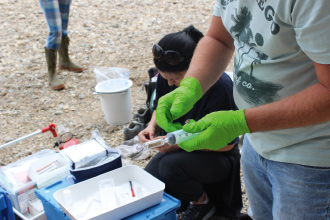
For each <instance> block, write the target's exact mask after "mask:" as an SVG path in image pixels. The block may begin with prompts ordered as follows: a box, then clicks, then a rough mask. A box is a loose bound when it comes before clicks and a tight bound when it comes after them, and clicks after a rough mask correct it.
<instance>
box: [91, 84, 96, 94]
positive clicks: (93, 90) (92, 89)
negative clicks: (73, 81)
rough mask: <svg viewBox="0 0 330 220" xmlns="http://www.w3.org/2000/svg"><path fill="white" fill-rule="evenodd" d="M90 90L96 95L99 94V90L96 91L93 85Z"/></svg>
mask: <svg viewBox="0 0 330 220" xmlns="http://www.w3.org/2000/svg"><path fill="white" fill-rule="evenodd" d="M90 90H91V91H92V92H93V94H94V95H97V92H96V91H95V89H94V87H93V86H92V87H91V88H90Z"/></svg>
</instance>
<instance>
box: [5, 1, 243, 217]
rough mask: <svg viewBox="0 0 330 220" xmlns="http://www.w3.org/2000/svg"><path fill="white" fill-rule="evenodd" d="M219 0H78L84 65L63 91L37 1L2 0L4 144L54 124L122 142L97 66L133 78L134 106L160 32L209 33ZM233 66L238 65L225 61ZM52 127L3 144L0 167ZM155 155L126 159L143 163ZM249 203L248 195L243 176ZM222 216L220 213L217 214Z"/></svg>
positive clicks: (65, 75) (74, 28)
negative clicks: (105, 105) (51, 75)
mask: <svg viewBox="0 0 330 220" xmlns="http://www.w3.org/2000/svg"><path fill="white" fill-rule="evenodd" d="M213 5H214V0H204V1H200V0H191V1H183V0H176V1H175V0H167V1H153V0H96V1H88V0H79V1H73V3H72V5H71V13H70V23H69V37H70V38H71V42H70V43H71V44H70V50H69V53H70V56H71V58H72V59H73V60H74V61H75V62H77V63H79V64H81V65H82V66H83V67H84V68H85V71H84V72H82V73H71V72H67V71H59V75H60V78H61V79H63V80H64V81H65V83H66V88H65V89H64V90H62V91H52V90H51V89H50V87H49V85H48V78H47V74H46V68H47V67H46V61H45V55H44V45H45V42H46V37H47V33H48V27H47V24H46V20H45V18H44V14H43V12H42V10H41V7H40V5H39V1H37V0H25V1H19V0H1V1H0V20H1V21H2V22H1V23H2V24H1V26H0V82H1V86H0V145H2V144H3V143H6V142H9V141H12V140H15V139H17V138H19V137H22V136H24V135H27V134H30V133H32V132H35V131H37V130H39V129H41V128H43V127H46V126H47V125H48V124H50V123H54V124H55V125H56V126H57V127H58V128H61V129H58V132H59V134H61V132H63V131H64V130H69V131H70V132H72V133H73V134H75V135H77V139H78V140H79V142H84V141H86V140H89V139H90V138H91V131H93V130H95V129H97V130H98V131H99V133H100V135H101V136H102V138H104V140H105V141H106V142H107V143H108V144H110V145H111V146H112V147H116V146H118V145H120V144H121V143H122V142H123V128H124V125H122V126H112V125H108V124H107V123H106V121H105V118H104V114H103V111H102V109H101V103H100V99H99V97H98V96H97V95H94V94H93V93H92V92H91V88H93V87H95V85H96V80H95V74H94V73H93V69H94V68H95V67H101V66H104V67H122V68H127V69H129V70H130V79H131V80H132V81H133V87H132V89H131V91H132V108H133V109H132V113H133V112H135V111H136V110H137V109H138V108H140V107H141V106H143V104H144V103H145V99H146V94H145V91H143V90H142V85H143V83H144V82H145V81H146V80H147V79H148V74H147V70H148V69H149V68H150V67H152V66H153V63H152V57H151V48H152V45H153V44H154V43H155V42H157V41H158V40H159V39H160V38H161V37H163V35H165V34H167V33H170V32H175V31H180V30H182V29H183V28H185V27H187V26H188V25H190V24H192V25H194V26H195V27H196V28H198V29H200V30H201V31H202V32H203V33H206V31H207V29H208V26H209V24H210V20H211V17H212V10H213ZM227 70H228V71H232V70H233V64H232V63H231V65H230V66H229V67H228V69H227ZM54 143H55V141H54V139H53V138H52V135H51V133H49V132H47V133H44V134H39V135H37V136H34V137H32V138H29V139H26V140H24V141H21V142H19V143H17V144H15V145H11V146H9V147H6V148H3V149H0V157H1V159H0V166H4V165H7V164H9V163H11V162H14V161H16V160H18V159H21V158H24V157H26V156H28V155H30V154H33V153H35V152H37V151H40V150H41V149H45V148H49V149H53V150H57V149H55V148H53V145H54ZM149 159H150V158H148V159H146V160H143V161H129V162H130V163H133V164H136V165H138V166H140V167H142V168H143V167H144V166H145V165H146V163H147V162H148V160H149ZM242 187H243V193H244V194H243V197H244V209H243V212H246V211H247V206H248V201H247V199H246V195H245V189H244V183H243V186H242ZM212 219H219V218H212Z"/></svg>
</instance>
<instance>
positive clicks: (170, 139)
mask: <svg viewBox="0 0 330 220" xmlns="http://www.w3.org/2000/svg"><path fill="white" fill-rule="evenodd" d="M199 134H200V132H198V133H187V132H185V131H184V130H182V129H181V130H178V131H173V132H170V133H168V134H167V135H166V138H160V139H156V140H152V141H148V142H146V143H144V147H148V148H155V147H159V146H162V145H164V144H165V143H168V144H169V145H175V144H180V143H182V142H184V141H188V140H190V139H192V138H194V137H196V136H197V135H199Z"/></svg>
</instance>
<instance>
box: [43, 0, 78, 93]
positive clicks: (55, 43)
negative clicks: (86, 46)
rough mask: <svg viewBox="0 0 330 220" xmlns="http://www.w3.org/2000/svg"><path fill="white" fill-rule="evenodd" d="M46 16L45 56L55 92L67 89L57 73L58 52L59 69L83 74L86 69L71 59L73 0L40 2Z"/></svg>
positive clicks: (51, 85)
mask: <svg viewBox="0 0 330 220" xmlns="http://www.w3.org/2000/svg"><path fill="white" fill-rule="evenodd" d="M39 1H40V5H41V8H42V10H43V12H44V14H45V17H46V20H47V24H48V27H49V33H48V37H47V42H46V45H45V54H46V61H47V67H48V77H49V84H50V87H51V88H52V89H53V90H61V89H63V88H64V87H65V84H64V83H63V81H62V80H60V79H59V78H58V75H57V72H56V63H57V52H58V54H59V68H60V69H66V70H69V71H73V72H77V73H78V72H82V71H83V70H84V69H83V68H82V67H80V66H79V65H77V64H74V63H73V62H72V61H71V59H70V58H69V51H68V47H69V42H70V39H69V37H68V24H69V14H70V5H71V0H39Z"/></svg>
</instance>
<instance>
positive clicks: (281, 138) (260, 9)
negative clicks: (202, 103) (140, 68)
mask: <svg viewBox="0 0 330 220" xmlns="http://www.w3.org/2000/svg"><path fill="white" fill-rule="evenodd" d="M329 11H330V4H329V3H328V2H327V1H316V0H312V1H304V0H295V1H290V0H289V1H288V0H274V1H262V0H257V1H229V0H217V1H216V4H215V7H214V11H213V15H214V16H213V18H212V21H211V25H210V28H209V30H208V32H207V34H206V36H205V37H204V38H203V39H202V40H201V41H200V42H199V44H198V46H197V48H196V51H195V53H194V56H193V58H192V61H191V64H190V66H189V69H188V71H187V73H186V74H185V77H184V79H182V80H181V82H180V87H179V88H178V89H176V90H174V91H173V92H171V93H168V94H167V95H165V96H163V97H162V98H160V99H159V100H158V106H157V109H156V119H157V120H156V121H157V124H158V125H159V126H160V127H162V128H163V129H165V130H166V131H171V130H172V129H174V128H175V124H173V122H175V121H173V120H175V119H177V118H180V117H182V115H185V114H186V113H187V112H188V111H190V109H192V108H193V107H194V104H195V103H197V102H198V100H199V99H202V97H203V94H206V93H207V92H208V91H209V89H210V88H212V85H213V84H214V83H215V82H216V81H217V80H218V79H219V77H220V76H221V74H222V72H223V71H224V70H225V69H226V67H227V65H228V63H229V61H230V60H231V58H232V56H233V54H235V64H234V66H235V70H234V77H233V78H234V99H235V103H236V104H237V106H238V107H239V109H240V110H238V111H218V112H213V113H210V114H208V115H206V116H205V117H203V118H202V119H200V120H199V121H197V122H190V123H189V124H186V125H185V126H184V127H183V129H184V130H185V131H186V132H190V133H195V132H202V133H201V134H199V135H198V136H196V137H195V138H193V139H191V140H189V141H186V142H183V143H181V144H179V146H180V147H181V148H183V149H185V150H187V151H194V150H200V149H212V150H218V149H220V148H221V147H222V146H223V147H224V146H226V145H227V143H228V141H230V140H232V139H233V138H235V137H237V136H238V135H242V134H245V135H244V142H243V148H242V159H241V163H242V169H243V177H244V183H245V187H246V192H247V196H248V200H249V205H250V206H249V208H250V212H249V213H250V215H251V216H252V218H253V219H256V220H259V219H260V220H261V219H262V220H268V219H290V220H295V219H297V220H298V219H299V220H301V219H304V220H314V219H330V217H329V216H330V215H329V213H330V211H329V210H330V208H329V207H330V205H329V204H330V203H329V198H330V184H329V183H330V160H329V158H330V41H329V39H328V38H329V33H330V14H329ZM210 101H215V100H210ZM219 104H220V103H219ZM190 164H191V165H192V166H194V165H195V164H196V161H191V162H190ZM207 171H208V170H205V172H207Z"/></svg>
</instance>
